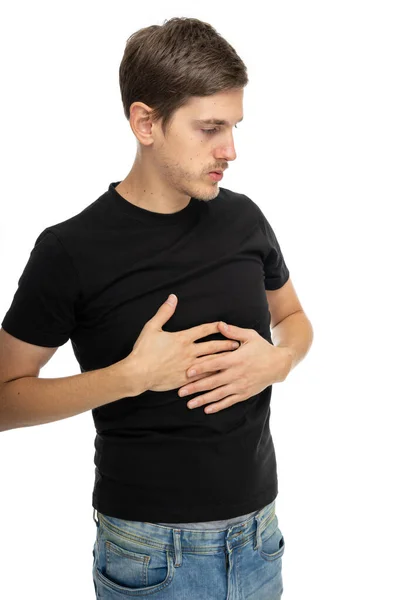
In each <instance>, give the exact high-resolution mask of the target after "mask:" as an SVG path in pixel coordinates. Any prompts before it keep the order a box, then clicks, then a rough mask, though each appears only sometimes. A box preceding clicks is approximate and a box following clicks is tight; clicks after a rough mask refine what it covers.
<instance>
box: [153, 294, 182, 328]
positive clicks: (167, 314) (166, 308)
mask: <svg viewBox="0 0 400 600" xmlns="http://www.w3.org/2000/svg"><path fill="white" fill-rule="evenodd" d="M177 302H178V298H177V297H176V296H175V294H170V295H169V296H168V298H167V299H166V301H165V302H164V303H163V304H161V306H160V308H159V309H158V311H157V312H156V314H155V315H154V317H153V319H152V321H153V322H154V323H155V324H156V325H157V326H158V327H160V328H161V327H162V326H163V325H164V324H165V323H166V322H167V321H168V319H170V318H171V317H172V315H173V314H174V312H175V308H176V305H177Z"/></svg>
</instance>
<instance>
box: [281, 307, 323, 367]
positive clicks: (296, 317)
mask: <svg viewBox="0 0 400 600" xmlns="http://www.w3.org/2000/svg"><path fill="white" fill-rule="evenodd" d="M271 337H272V341H273V344H274V346H279V347H281V348H287V350H288V353H289V354H290V358H291V366H290V370H289V372H290V371H291V370H292V369H293V368H294V367H295V366H296V365H297V364H298V363H299V362H300V361H301V360H303V358H304V357H305V355H306V354H307V352H308V351H309V349H310V346H311V344H312V341H313V337H314V333H313V328H312V325H311V323H310V321H309V319H308V318H307V316H306V315H305V313H304V312H303V311H298V312H295V313H293V314H292V315H289V316H288V317H286V319H283V321H281V322H280V323H278V324H277V325H275V327H274V328H273V329H271Z"/></svg>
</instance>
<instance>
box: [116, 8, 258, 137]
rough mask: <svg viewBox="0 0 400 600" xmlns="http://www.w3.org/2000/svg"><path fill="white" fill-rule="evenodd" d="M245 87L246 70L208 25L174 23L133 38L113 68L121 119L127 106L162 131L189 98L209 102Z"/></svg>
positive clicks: (194, 21) (153, 27)
mask: <svg viewBox="0 0 400 600" xmlns="http://www.w3.org/2000/svg"><path fill="white" fill-rule="evenodd" d="M247 83H248V77H247V68H246V65H245V64H244V63H243V61H242V60H241V58H240V57H239V56H238V55H237V53H236V51H235V50H234V48H233V47H232V46H231V45H230V44H229V43H228V42H227V41H226V40H225V39H224V38H223V37H222V36H221V35H220V34H219V33H218V32H217V31H216V30H215V29H214V27H212V26H211V25H210V24H209V23H205V22H203V21H199V20H198V19H194V18H188V17H181V18H178V17H174V18H172V19H169V20H166V21H164V23H163V25H150V26H149V27H145V28H143V29H139V30H138V31H136V32H135V33H133V34H132V35H131V36H130V37H129V38H128V40H127V42H126V47H125V51H124V55H123V57H122V61H121V64H120V67H119V85H120V89H121V98H122V104H123V107H124V113H125V116H126V118H127V119H128V120H129V117H130V106H131V104H132V103H133V102H144V103H145V104H147V105H148V106H150V107H151V108H152V115H151V116H152V119H153V121H154V122H156V121H158V120H159V119H162V131H163V133H164V135H165V132H166V129H167V126H168V124H169V122H170V120H171V118H172V117H173V114H174V113H175V111H176V110H177V109H178V108H180V107H181V106H183V105H184V104H185V103H186V102H187V101H188V100H189V98H190V97H191V96H210V95H212V94H215V93H217V92H220V91H223V90H229V89H237V88H243V87H245V86H246V85H247Z"/></svg>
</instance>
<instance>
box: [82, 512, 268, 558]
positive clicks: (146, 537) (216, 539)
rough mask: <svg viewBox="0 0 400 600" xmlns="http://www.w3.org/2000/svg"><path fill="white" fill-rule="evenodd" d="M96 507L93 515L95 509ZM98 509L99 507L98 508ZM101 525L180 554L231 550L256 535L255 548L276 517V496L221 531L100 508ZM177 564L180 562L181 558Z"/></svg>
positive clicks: (116, 532)
mask: <svg viewBox="0 0 400 600" xmlns="http://www.w3.org/2000/svg"><path fill="white" fill-rule="evenodd" d="M95 510H96V509H94V510H93V519H94V511H95ZM96 512H97V511H96ZM97 515H98V521H96V520H95V519H94V520H95V523H96V526H97V527H102V528H105V529H106V530H107V532H108V535H109V534H113V533H114V534H115V535H116V536H121V535H122V536H123V537H126V538H129V539H131V540H133V541H137V542H141V543H143V544H148V545H150V546H153V547H154V548H157V549H159V550H170V551H172V550H174V552H175V556H176V557H179V556H180V553H181V551H189V550H197V551H199V550H201V547H202V546H203V548H204V551H206V550H207V551H213V550H219V549H222V548H226V549H227V550H228V552H230V551H231V550H232V549H233V548H234V547H235V546H238V545H241V544H243V543H244V542H245V541H246V539H247V538H250V537H253V536H254V548H255V549H256V548H257V547H258V546H261V534H262V532H263V531H264V529H265V528H266V527H267V526H268V525H269V524H270V523H271V521H272V520H273V519H274V518H275V500H273V501H272V502H271V503H270V504H267V505H266V506H264V507H263V508H261V509H260V510H259V511H258V512H257V513H256V514H255V516H254V517H251V518H250V519H247V520H246V521H243V522H242V523H237V524H236V525H232V526H231V527H228V529H225V530H220V531H212V530H198V529H177V528H174V527H167V526H165V525H156V524H154V523H147V522H146V521H143V522H142V521H127V520H124V519H117V518H115V517H109V516H108V515H103V514H102V513H99V512H97ZM176 564H179V560H178V562H177V563H176Z"/></svg>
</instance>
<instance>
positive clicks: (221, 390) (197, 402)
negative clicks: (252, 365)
mask: <svg viewBox="0 0 400 600" xmlns="http://www.w3.org/2000/svg"><path fill="white" fill-rule="evenodd" d="M233 392H234V388H233V387H232V385H231V384H228V385H221V386H220V387H218V388H216V389H213V390H211V391H210V392H209V393H208V394H204V395H203V396H197V397H196V398H192V400H190V401H189V402H188V403H187V407H188V408H197V407H199V406H203V405H204V404H210V402H217V401H218V400H223V399H225V398H226V397H227V396H229V395H230V394H232V393H233Z"/></svg>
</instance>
